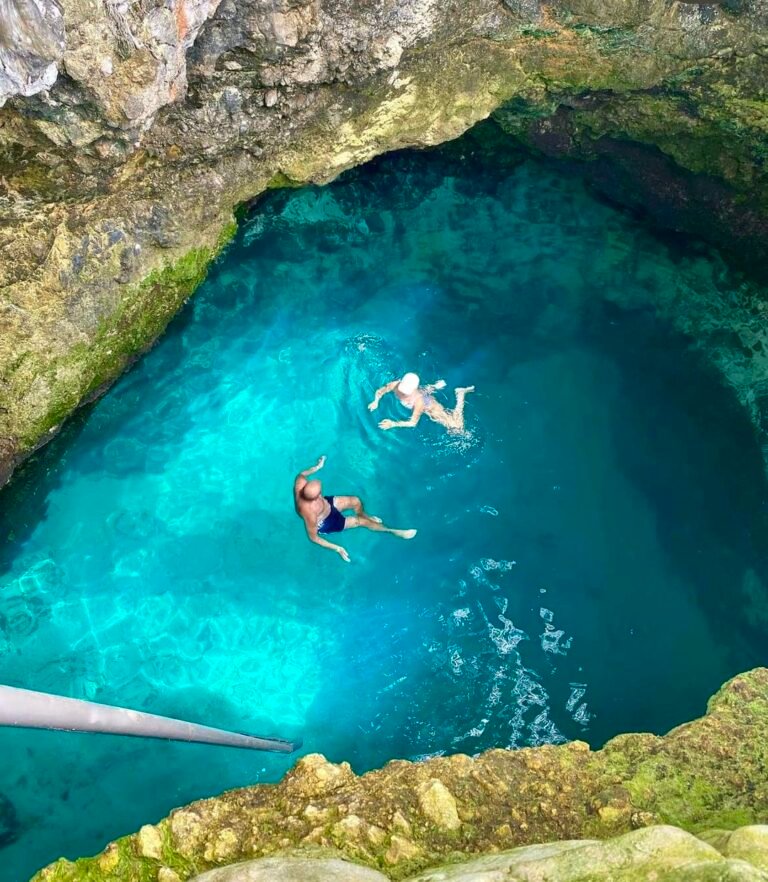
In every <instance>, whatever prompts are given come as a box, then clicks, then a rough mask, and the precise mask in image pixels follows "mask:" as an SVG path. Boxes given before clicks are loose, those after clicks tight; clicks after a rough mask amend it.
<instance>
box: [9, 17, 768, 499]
mask: <svg viewBox="0 0 768 882" xmlns="http://www.w3.org/2000/svg"><path fill="white" fill-rule="evenodd" d="M0 12H1V13H2V24H0V103H2V102H3V101H4V106H2V107H1V108H0V221H1V222H0V255H2V259H0V483H2V481H3V480H5V479H6V478H7V477H8V475H9V474H10V471H11V470H12V468H13V466H14V464H15V463H17V462H18V461H19V460H20V459H21V458H23V457H24V456H25V455H27V454H28V453H29V451H30V450H32V449H34V447H35V446H36V445H37V444H39V443H42V442H44V441H45V440H46V439H47V438H48V437H50V435H51V434H52V433H53V432H54V431H55V430H56V428H57V427H58V425H59V424H60V423H61V421H62V420H63V419H64V418H65V417H66V416H67V415H68V414H69V413H70V412H71V411H72V410H73V409H74V408H75V407H77V406H78V405H79V404H81V403H83V402H84V401H87V400H89V399H91V398H92V397H94V396H95V395H98V394H99V393H100V392H101V391H102V390H103V389H104V388H105V387H106V385H108V384H109V383H110V382H111V381H112V380H113V379H114V378H115V377H116V376H117V375H119V373H120V372H121V371H122V370H123V369H124V368H125V366H126V365H127V364H129V363H130V361H131V360H132V359H133V358H135V357H136V356H137V355H138V354H139V353H141V352H142V351H143V350H144V349H145V348H146V347H147V346H149V345H151V343H152V341H153V340H154V339H155V338H156V337H157V335H158V334H159V333H161V331H162V330H163V328H164V327H165V324H166V323H167V321H168V320H169V318H170V317H171V316H172V315H173V314H174V312H175V311H176V310H177V309H178V307H179V305H180V304H181V302H183V300H184V298H185V297H186V296H188V295H189V293H190V292H191V291H192V290H193V289H194V287H195V285H196V284H197V283H198V282H199V280H200V278H201V276H202V274H203V273H204V271H205V266H206V264H207V263H208V261H210V260H211V259H212V257H213V255H214V254H215V253H216V251H217V249H219V248H220V247H221V245H222V243H223V242H224V241H225V240H226V238H227V236H228V235H230V234H231V230H232V211H233V208H234V207H235V206H236V205H237V204H238V203H241V202H243V201H246V200H249V199H252V198H253V197H254V196H256V195H257V194H258V193H260V192H261V191H263V190H264V189H265V188H267V187H270V186H283V185H291V184H297V183H302V182H306V181H316V182H323V181H327V180H329V179H331V178H332V177H334V176H335V175H337V174H338V173H339V172H340V171H342V170H343V169H345V168H348V167H350V166H352V165H355V164H357V163H360V162H363V161H365V160H367V159H369V158H370V157H372V156H374V155H375V154H377V153H380V152H382V151H385V150H391V149H394V148H399V147H405V146H414V145H416V146H423V145H431V144H436V143H439V142H441V141H444V140H446V139H449V138H453V137H455V136H457V135H459V134H460V133H461V132H463V131H464V130H465V129H467V128H468V127H469V126H471V125H472V124H473V123H475V122H476V121H477V120H479V119H482V118H485V117H487V116H488V115H489V114H491V113H494V112H497V111H498V119H499V122H500V124H501V125H502V126H503V127H504V129H505V130H506V131H507V132H509V133H511V134H512V135H514V136H515V137H518V138H520V139H522V140H523V141H525V142H527V143H529V144H532V145H534V146H535V147H536V148H537V149H540V150H543V151H544V152H547V153H551V154H554V155H566V156H569V157H572V158H574V157H576V158H579V159H580V160H589V161H590V162H591V163H593V165H592V166H590V167H594V168H602V169H605V168H610V169H614V170H616V169H618V171H616V172H615V175H614V178H615V180H614V181H613V184H612V185H611V186H610V187H609V189H610V190H611V191H612V192H613V194H614V195H615V196H617V198H629V199H634V200H637V199H638V198H640V197H639V196H638V193H640V195H641V196H642V194H643V193H644V192H647V197H643V198H644V199H645V201H650V202H652V203H655V205H656V208H657V210H656V212H655V214H656V215H663V216H664V217H663V218H662V219H664V220H665V221H666V222H669V223H672V224H673V225H682V226H685V225H686V224H688V225H693V226H694V227H696V224H697V223H698V225H699V227H700V228H701V229H699V232H704V233H706V232H707V230H711V231H713V233H714V235H715V237H716V238H717V239H718V241H721V242H724V243H725V244H728V242H729V241H730V243H731V244H732V245H733V246H734V247H736V248H737V250H739V251H740V252H741V253H744V250H745V248H747V247H750V248H752V249H753V250H754V253H755V254H758V246H759V243H760V242H762V241H763V237H764V235H765V232H766V226H765V224H766V221H765V218H766V216H768V186H767V185H766V180H768V178H767V174H768V173H767V172H766V168H768V166H767V165H766V163H765V159H766V156H768V147H767V146H766V144H767V138H766V133H767V132H768V115H767V114H766V98H765V87H766V81H767V80H766V76H765V73H766V67H767V66H768V0H722V2H719V3H715V2H713V3H699V2H680V0H601V2H599V3H597V2H594V0H550V2H546V0H443V2H436V0H240V2H237V3H236V2H234V0H167V2H160V0H98V2H86V0H62V2H58V0H1V3H0ZM628 143H631V144H634V145H639V147H637V149H639V150H642V151H644V152H643V156H644V157H646V159H647V161H644V164H643V163H641V164H640V165H638V162H637V161H636V159H633V158H632V157H631V156H629V157H628V156H627V154H626V150H625V148H626V145H627V144H628ZM657 160H662V161H663V164H661V165H660V164H659V162H658V161H657ZM653 162H655V163H656V164H655V165H653V164H652V163H653ZM690 173H694V174H695V175H696V177H695V179H691V178H690ZM638 174H639V177H640V179H641V180H643V181H644V182H645V184H644V188H640V189H639V190H637V192H636V191H635V190H634V189H632V188H631V187H628V186H627V183H626V182H627V181H628V180H629V181H637V180H638ZM600 179H601V180H602V181H606V180H607V181H608V182H609V183H610V175H607V174H605V173H601V175H600ZM691 180H693V181H694V184H693V185H692V186H689V183H690V181H691ZM701 205H704V206H705V208H706V216H707V218H708V221H707V223H706V224H701V223H700V222H699V220H698V219H700V217H701V215H702V211H701V208H700V206H701ZM753 307H754V304H751V305H750V306H749V309H750V310H752V309H753ZM726 324H727V322H726ZM736 324H738V323H737V322H736ZM736 333H737V334H738V333H739V331H738V329H737V330H736ZM758 342H759V341H758ZM760 345H762V344H760ZM744 349H745V350H746V349H747V343H746V341H745V343H744ZM758 354H759V353H758ZM758 373H759V372H758ZM755 376H757V375H755ZM760 376H761V377H762V376H763V375H762V374H760ZM763 379H764V377H763ZM753 380H754V382H753V381H752V380H750V381H749V382H747V381H744V382H747V386H748V389H747V391H745V392H744V394H743V398H745V399H746V398H748V397H749V395H752V396H753V397H755V396H756V397H757V398H758V399H760V400H759V401H758V402H757V403H756V404H755V413H756V414H758V416H759V415H760V414H762V413H764V410H763V407H762V404H761V402H762V399H763V398H765V397H768V393H767V392H766V390H765V389H764V388H763V387H762V386H760V385H759V382H758V380H759V377H758V379H754V377H753ZM749 383H752V385H749ZM755 383H757V384H758V385H757V387H756V386H755ZM767 385H768V384H767ZM758 387H759V388H758ZM756 389H757V391H755V390H756Z"/></svg>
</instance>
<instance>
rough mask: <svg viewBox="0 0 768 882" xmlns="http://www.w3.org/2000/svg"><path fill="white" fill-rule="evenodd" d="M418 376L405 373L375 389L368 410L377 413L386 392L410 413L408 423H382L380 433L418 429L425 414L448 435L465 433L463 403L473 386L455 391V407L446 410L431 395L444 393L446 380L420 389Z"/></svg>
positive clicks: (403, 421) (383, 421) (402, 421)
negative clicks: (392, 395) (381, 431)
mask: <svg viewBox="0 0 768 882" xmlns="http://www.w3.org/2000/svg"><path fill="white" fill-rule="evenodd" d="M420 382H421V381H420V380H419V376H418V374H412V373H408V374H405V376H403V377H402V378H401V379H399V380H392V382H391V383H387V385H386V386H382V387H381V388H380V389H377V390H376V392H375V393H374V396H373V401H372V402H371V403H370V404H369V405H368V410H376V408H377V407H378V406H379V401H380V400H381V399H382V398H383V397H384V396H385V395H386V394H387V393H389V392H394V393H395V397H396V398H397V400H398V401H399V402H400V404H402V405H403V407H407V408H408V410H410V411H411V418H410V419H409V420H382V421H381V422H380V423H379V428H380V429H412V428H413V427H414V426H416V425H418V422H419V420H420V419H421V417H422V414H426V415H427V416H428V417H429V418H430V419H431V420H434V422H436V423H440V425H441V426H445V428H446V429H448V431H449V432H453V433H459V432H463V431H464V399H465V398H466V396H467V394H468V393H469V392H474V391H475V387H474V386H459V387H458V388H457V389H454V392H455V394H456V407H454V409H453V410H446V409H445V408H444V407H443V405H442V404H440V402H439V401H435V399H434V398H433V397H432V393H433V392H436V391H437V390H438V389H445V380H438V381H437V382H436V383H434V384H432V385H431V386H421V385H419V384H420Z"/></svg>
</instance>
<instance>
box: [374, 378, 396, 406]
mask: <svg viewBox="0 0 768 882" xmlns="http://www.w3.org/2000/svg"><path fill="white" fill-rule="evenodd" d="M399 382H400V380H392V382H391V383H387V385H386V386H381V388H379V389H377V390H376V391H375V392H374V393H373V401H372V402H371V403H370V404H369V405H368V410H376V408H377V407H378V406H379V401H381V399H382V398H383V397H384V396H385V395H387V394H388V393H389V392H394V391H395V389H396V388H397V384H398V383H399Z"/></svg>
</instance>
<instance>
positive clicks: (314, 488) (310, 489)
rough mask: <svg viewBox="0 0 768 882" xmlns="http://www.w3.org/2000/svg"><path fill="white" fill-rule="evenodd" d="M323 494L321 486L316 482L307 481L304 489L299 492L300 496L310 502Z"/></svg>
mask: <svg viewBox="0 0 768 882" xmlns="http://www.w3.org/2000/svg"><path fill="white" fill-rule="evenodd" d="M322 492H323V485H322V484H321V483H320V482H319V481H317V480H314V481H307V483H306V484H305V485H304V488H303V489H302V491H301V495H302V496H303V497H304V498H305V499H308V500H309V501H310V502H311V501H312V500H313V499H317V497H318V496H319V495H320V494H321V493H322Z"/></svg>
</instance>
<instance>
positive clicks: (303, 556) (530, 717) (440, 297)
mask: <svg viewBox="0 0 768 882" xmlns="http://www.w3.org/2000/svg"><path fill="white" fill-rule="evenodd" d="M457 155H458V154H457V152H456V151H455V150H454V151H453V152H452V153H450V152H449V153H445V152H443V153H441V152H436V153H424V154H414V153H411V154H401V155H395V156H392V157H388V158H385V159H382V160H379V161H377V162H375V163H373V164H371V165H370V166H368V167H366V168H364V169H361V170H358V171H356V172H352V173H349V174H347V175H345V176H344V177H343V178H342V179H341V180H339V181H338V182H336V183H334V184H333V185H331V186H328V187H326V188H323V189H320V188H307V189H303V190H299V191H292V192H277V193H272V194H270V195H268V196H267V197H265V198H263V199H262V200H261V201H260V202H259V203H258V205H257V206H256V207H255V208H254V209H253V211H252V212H251V214H250V216H249V217H248V219H247V221H246V222H245V223H244V224H243V225H242V228H241V230H240V232H239V234H238V237H237V239H236V241H235V242H234V244H233V245H232V246H231V248H230V249H229V251H228V252H227V254H226V255H225V256H224V257H223V258H222V259H221V260H220V261H219V262H218V264H217V265H216V267H215V268H214V269H213V270H212V272H211V274H210V276H209V279H208V281H207V282H206V283H205V284H204V286H203V287H202V289H201V290H200V291H199V292H198V293H197V294H196V296H195V297H194V299H193V300H192V301H191V303H190V304H189V305H188V307H186V308H185V309H184V310H183V312H182V314H181V315H180V316H179V317H178V319H177V320H176V321H175V322H174V323H173V324H172V326H171V328H170V329H169V332H168V333H167V335H166V336H165V337H164V338H163V340H162V341H161V342H160V344H159V345H158V346H157V347H156V348H155V349H154V350H153V351H152V352H151V353H150V354H149V355H148V356H146V357H145V358H144V359H143V360H142V361H141V362H140V363H139V364H138V365H137V366H136V367H135V368H134V369H133V370H132V371H131V372H130V373H129V374H128V375H126V376H125V377H124V378H123V379H122V380H121V381H120V382H119V383H118V384H117V385H116V386H115V388H114V389H113V390H112V391H111V392H110V393H109V394H108V395H107V396H106V397H105V398H104V399H102V400H101V401H99V402H98V403H97V404H96V405H95V406H94V407H93V408H92V409H91V410H90V413H88V414H87V415H83V416H81V417H80V418H78V419H77V420H76V421H75V422H74V423H73V424H72V425H71V426H70V427H69V428H68V429H67V430H66V431H65V432H64V433H63V435H62V436H61V437H60V438H59V439H58V440H57V441H56V442H54V443H53V444H52V445H51V446H50V447H49V448H48V449H47V450H45V451H43V452H42V453H41V454H40V455H38V456H37V457H36V458H35V460H33V461H31V462H30V463H29V464H28V465H27V466H26V467H25V468H24V469H23V470H22V473H21V474H20V475H19V477H18V478H17V480H16V481H15V482H14V484H13V485H12V486H11V487H10V488H9V489H8V490H6V491H5V492H4V493H3V494H2V496H1V497H0V502H1V503H2V506H3V511H2V514H1V515H0V535H2V536H3V537H4V540H5V545H4V546H3V548H2V552H0V564H1V565H2V568H1V569H0V573H1V575H0V591H1V594H0V682H5V683H9V684H11V685H17V686H25V687H30V688H35V689H41V690H48V691H52V692H59V693H63V694H66V695H70V696H75V697H80V698H87V699H93V700H97V701H104V702H113V703H120V704H125V705H128V706H131V707H135V708H138V709H143V710H148V711H152V712H155V713H163V714H169V715H173V716H181V717H185V718H189V719H193V720H197V721H200V722H204V723H207V724H212V725H218V726H224V727H232V728H235V729H242V730H248V731H253V732H257V733H260V734H277V735H281V736H288V737H293V736H301V737H303V739H304V748H303V749H304V751H305V752H307V751H321V752H323V753H325V754H326V755H327V756H329V757H330V758H331V759H333V760H338V761H340V760H348V761H350V762H351V763H352V765H353V767H354V768H355V770H356V771H358V772H362V771H365V770H366V769H369V768H371V767H374V766H378V765H380V764H382V763H383V762H385V761H386V760H388V759H391V758H393V757H405V758H409V759H419V758H423V757H426V756H430V755H434V754H440V753H450V752H457V751H462V752H466V753H475V752H477V751H480V750H483V749H485V748H488V747H491V746H499V747H510V748H514V747H519V746H522V745H535V744H542V743H557V742H562V741H564V740H566V739H574V738H579V739H584V740H587V741H589V742H590V743H591V744H592V745H594V746H599V745H600V744H601V743H602V742H604V741H605V740H606V739H607V738H608V737H610V736H612V735H614V734H616V733H618V732H621V731H627V730H649V731H653V732H659V733H661V732H664V731H666V730H667V729H669V728H670V727H672V726H674V725H676V724H678V723H680V722H682V721H684V720H687V719H689V718H692V717H694V716H696V715H699V714H700V713H701V712H703V710H704V706H705V701H706V699H707V697H708V696H709V695H710V694H712V692H714V691H715V690H716V689H717V688H718V686H719V685H720V684H721V683H722V682H723V681H724V680H725V679H726V678H728V677H729V676H731V675H733V674H735V673H737V672H738V671H741V670H745V669H747V668H749V667H751V666H754V665H757V664H760V663H765V662H766V661H767V660H768V653H767V652H766V649H765V646H766V642H765V637H766V631H768V606H767V605H766V592H765V582H766V547H768V546H767V544H766V504H765V503H766V497H767V494H766V480H765V472H764V464H763V462H762V460H761V457H760V450H759V445H758V443H757V440H756V438H755V434H754V431H753V429H752V426H751V424H750V422H749V420H748V418H747V415H746V413H745V412H744V411H743V410H742V409H741V408H740V407H739V405H738V404H737V402H736V400H735V396H734V395H733V393H732V392H731V391H730V390H729V389H728V388H727V387H726V386H725V385H724V383H723V382H722V381H721V378H720V375H719V374H718V373H717V372H716V371H715V370H714V368H712V367H711V366H709V364H708V362H707V359H706V354H705V353H702V352H700V351H698V350H696V349H695V348H693V347H692V346H691V341H688V340H686V339H685V338H683V337H682V336H680V335H678V334H676V333H675V332H674V331H673V330H672V329H671V328H670V327H669V326H667V325H665V324H664V323H663V322H661V321H660V320H659V319H657V318H656V317H655V315H654V311H653V309H652V308H651V305H650V304H652V303H653V302H654V301H655V300H656V299H658V298H657V297H656V295H657V294H658V292H660V291H665V292H667V293H669V292H670V291H684V290H687V289H697V290H710V289H713V290H722V292H723V296H724V297H725V296H728V295H729V293H730V292H732V290H733V288H734V286H735V285H737V284H738V283H737V282H736V281H735V280H733V279H732V278H731V276H730V275H729V273H728V272H727V271H726V270H725V268H724V267H723V265H722V263H721V262H720V261H719V259H718V258H716V257H715V256H712V255H709V254H707V253H704V252H699V251H697V250H696V249H693V248H691V247H689V246H682V245H680V244H679V243H676V244H670V243H665V242H663V241H661V240H660V239H659V238H657V237H655V236H654V235H652V234H650V233H649V232H648V231H647V230H645V229H644V228H643V227H642V226H640V225H639V224H638V223H637V221H636V220H634V219H633V218H632V217H630V216H628V215H626V214H623V213H621V212H619V211H617V210H615V209H614V208H612V207H610V206H608V205H605V204H602V203H600V202H598V201H596V200H595V199H593V198H592V197H591V196H590V195H589V194H588V193H587V192H586V191H585V190H584V189H583V187H582V185H581V183H580V182H579V180H578V179H576V178H574V177H568V176H566V175H564V174H562V173H560V172H558V171H556V170H553V169H551V168H549V167H547V166H543V165H540V164H536V163H534V162H527V163H525V164H522V165H517V166H514V167H504V166H500V165H499V164H498V163H490V162H487V161H484V160H483V159H482V158H478V157H473V156H472V155H471V150H469V148H468V149H467V155H466V156H465V158H464V160H463V161H459V159H458V158H457ZM617 291H621V292H622V293H623V294H626V295H627V296H626V297H625V298H617V297H616V296H615V295H616V292H617ZM667 299H669V298H667ZM617 300H620V301H621V302H630V301H631V302H633V303H634V304H635V308H633V309H632V310H626V309H622V308H621V307H620V306H619V305H617ZM643 304H647V305H643ZM406 370H415V371H417V372H419V373H420V374H421V375H422V377H423V378H424V379H425V380H426V381H434V380H437V379H438V378H445V380H446V381H447V383H448V388H447V389H446V390H445V392H444V393H440V397H441V400H443V401H444V403H445V404H446V405H447V406H452V403H453V391H452V390H453V387H455V386H459V385H468V384H475V385H476V387H477V391H476V392H475V393H474V394H472V395H470V396H469V397H468V399H467V409H466V413H467V428H468V434H467V435H466V436H460V437H456V436H449V435H447V434H446V433H445V431H444V430H442V429H441V428H440V427H439V426H437V425H435V424H433V423H430V422H429V421H428V420H426V419H425V420H423V421H422V423H421V425H420V426H419V427H418V428H417V429H416V430H413V431H408V430H401V431H395V430H393V431H390V432H386V433H385V432H382V431H380V430H379V429H378V428H377V421H378V420H379V419H381V418H382V417H385V416H389V417H394V416H395V415H396V413H397V408H396V406H395V403H394V402H393V401H392V400H385V401H384V402H382V406H381V408H380V410H379V411H378V412H377V413H376V414H370V413H369V412H368V411H367V409H366V403H367V402H368V401H369V400H370V397H371V395H372V392H373V390H374V389H375V388H376V387H377V386H378V385H380V384H382V383H383V382H386V381H387V380H389V379H391V378H393V377H396V376H398V375H400V374H401V373H402V372H403V371H406ZM400 416H401V418H403V417H404V416H405V414H404V413H402V414H400ZM320 454H327V456H328V463H327V465H326V467H325V469H324V470H323V472H321V473H320V475H319V477H321V478H322V479H323V481H324V482H325V489H326V492H328V493H338V494H346V493H356V494H359V495H361V496H362V497H363V499H364V501H365V503H366V506H367V508H368V509H369V510H370V511H371V512H372V513H374V514H377V515H380V516H381V517H383V518H384V519H385V520H386V521H387V522H390V523H392V525H394V526H397V527H416V528H418V531H419V532H418V535H417V537H416V538H415V539H414V540H413V541H410V542H406V541H402V540H399V539H396V538H394V537H392V536H387V535H375V534H372V533H370V532H367V531H364V530H357V531H354V532H352V533H350V534H348V535H344V536H343V537H342V541H343V544H344V545H345V546H346V547H347V549H348V550H349V553H350V555H351V558H352V562H351V563H350V564H345V563H344V562H343V561H342V560H341V559H340V558H339V557H338V556H337V555H335V554H332V553H330V552H328V551H325V550H323V549H321V548H318V547H316V546H313V545H311V544H310V543H309V542H308V541H307V540H306V538H305V536H304V533H303V529H302V525H301V523H300V521H299V520H298V519H297V517H296V516H295V514H294V512H293V510H292V500H291V485H292V481H293V477H294V475H295V473H296V472H297V470H299V469H301V468H305V467H307V466H309V465H311V464H313V463H314V462H315V460H316V459H317V457H318V456H319V455H320ZM0 756H2V757H3V760H2V777H1V778H0V793H2V794H3V795H4V796H5V798H6V802H4V803H2V804H1V805H0V816H1V817H0V834H2V831H3V830H5V836H4V840H3V839H1V838H0V845H2V844H4V845H5V847H4V849H3V851H2V866H3V870H2V874H3V876H2V877H3V878H7V879H9V880H11V879H12V880H20V879H24V878H27V877H28V876H29V875H31V873H32V872H33V871H34V870H35V869H36V868H37V867H39V866H41V865H43V864H44V863H46V862H48V861H50V860H52V859H55V858H56V857H58V856H59V855H62V854H64V855H67V856H69V857H75V856H78V855H82V854H88V853H93V852H95V851H98V850H99V849H101V848H102V847H103V846H104V844H105V843H106V842H107V841H108V840H109V839H111V838H113V837H115V836H118V835H121V834H124V833H127V832H130V831H132V830H134V829H135V828H137V827H138V826H139V825H140V824H142V823H145V822H148V821H152V820H156V819H158V818H160V817H162V816H163V815H164V814H165V813H167V812H168V810H169V809H171V808H172V807H173V806H176V805H179V804H182V803H185V802H188V801H189V800H191V799H194V798H197V797H201V796H206V795H211V794H215V793H218V792H220V791H221V790H223V789H225V788H228V787H233V786H239V785H245V784H250V783H254V782H258V781H274V780H275V779H277V778H278V777H279V776H280V775H281V774H282V773H283V772H284V770H285V769H286V768H287V767H288V765H289V764H290V762H291V760H289V759H286V758H284V757H274V756H271V755H263V754H254V753H248V752H240V751H233V750H223V749H215V748H204V747H198V746H191V745H178V744H166V743H162V742H143V741H135V740H124V739H118V738H112V737H96V736H76V735H68V734H62V733H39V732H37V733H35V732H13V731H0ZM3 824H4V825H5V826H3ZM14 837H15V839H14ZM12 839H13V841H10V840H12Z"/></svg>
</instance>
